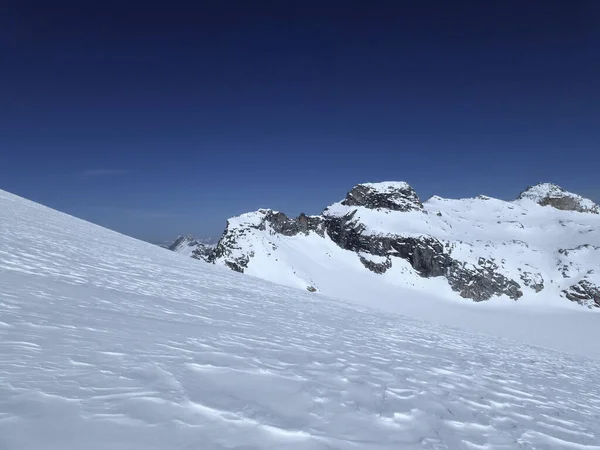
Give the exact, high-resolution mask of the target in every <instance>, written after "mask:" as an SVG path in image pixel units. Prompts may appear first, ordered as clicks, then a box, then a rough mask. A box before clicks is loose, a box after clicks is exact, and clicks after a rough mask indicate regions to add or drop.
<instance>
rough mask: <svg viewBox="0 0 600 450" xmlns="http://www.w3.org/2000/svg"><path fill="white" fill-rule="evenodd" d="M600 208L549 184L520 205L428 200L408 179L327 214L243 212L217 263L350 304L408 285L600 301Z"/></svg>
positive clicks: (364, 189) (356, 194)
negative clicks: (295, 214)
mask: <svg viewBox="0 0 600 450" xmlns="http://www.w3.org/2000/svg"><path fill="white" fill-rule="evenodd" d="M599 213H600V208H599V207H598V206H597V205H595V204H594V203H593V202H592V201H591V200H588V199H585V198H583V197H581V196H579V195H576V194H572V193H570V192H567V191H565V190H564V189H562V188H560V187H558V186H556V185H553V184H549V183H544V184H539V185H536V186H532V187H530V188H528V189H527V190H525V191H524V192H522V193H521V194H520V196H519V198H518V199H517V200H515V201H512V202H507V201H502V200H498V199H494V198H490V197H487V196H478V197H476V198H468V199H460V200H451V199H444V198H441V197H437V196H434V197H432V198H430V199H429V200H427V201H426V202H424V203H422V202H421V200H420V199H419V196H418V195H417V193H416V192H415V191H414V189H412V187H411V186H409V185H408V184H407V183H403V182H384V183H364V184H359V185H357V186H355V187H354V188H353V189H352V190H351V191H350V192H348V194H347V196H346V198H345V199H344V200H342V201H340V202H337V203H334V204H333V205H331V206H329V207H328V208H326V209H325V210H324V211H323V213H322V214H321V215H318V216H306V215H303V214H301V215H300V216H299V217H298V218H295V219H293V218H289V217H287V216H286V215H285V214H283V213H281V212H277V211H272V210H269V209H261V210H259V211H255V212H251V213H247V214H243V215H241V216H239V217H234V218H232V219H230V220H229V221H228V223H227V228H226V230H225V232H224V234H223V236H222V237H221V239H220V241H219V243H218V244H217V246H216V248H215V250H214V252H212V254H210V255H209V257H208V260H209V261H210V262H214V263H216V264H219V265H223V266H226V267H229V268H231V269H233V270H235V271H238V272H245V273H247V274H251V275H255V276H258V277H261V278H264V279H266V280H270V281H273V282H276V283H280V284H285V285H289V286H295V287H300V288H303V289H304V288H306V289H308V290H309V291H321V292H323V293H326V294H329V295H334V296H338V297H342V298H346V299H350V300H352V299H354V298H357V297H358V298H364V296H365V294H367V293H369V292H374V291H373V289H376V290H377V291H378V292H380V293H381V294H382V295H385V296H387V297H389V298H393V297H394V293H396V294H398V293H399V291H398V290H397V288H398V287H405V288H410V289H414V290H416V291H419V292H421V293H423V292H429V293H435V294H436V295H443V296H446V297H448V298H454V299H456V298H467V299H473V300H475V301H484V300H490V299H494V298H499V297H500V298H508V299H512V300H517V299H519V300H520V301H522V302H530V303H531V302H533V303H543V304H545V305H548V304H559V305H560V303H565V302H567V303H568V301H569V300H570V301H572V302H575V303H577V304H580V305H585V306H588V307H600V214H599ZM397 296H398V295H396V297H397ZM396 300H397V299H396Z"/></svg>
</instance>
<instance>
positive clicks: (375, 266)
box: [359, 256, 392, 273]
mask: <svg viewBox="0 0 600 450" xmlns="http://www.w3.org/2000/svg"><path fill="white" fill-rule="evenodd" d="M359 259H360V262H361V263H362V265H363V266H365V267H366V268H367V269H369V270H370V271H371V272H374V273H385V272H387V270H388V269H389V268H390V267H392V260H391V259H390V258H386V260H385V261H384V262H380V263H377V262H375V261H371V260H370V259H367V258H365V257H364V256H359Z"/></svg>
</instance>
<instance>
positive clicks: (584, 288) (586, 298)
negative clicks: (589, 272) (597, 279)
mask: <svg viewBox="0 0 600 450" xmlns="http://www.w3.org/2000/svg"><path fill="white" fill-rule="evenodd" d="M563 294H565V297H567V298H568V299H569V300H571V301H572V302H576V303H579V304H580V305H583V306H587V307H589V308H600V286H597V285H596V284H594V283H592V282H590V281H589V280H586V279H583V280H581V281H580V282H579V283H577V284H574V285H572V286H569V288H567V289H565V290H564V291H563Z"/></svg>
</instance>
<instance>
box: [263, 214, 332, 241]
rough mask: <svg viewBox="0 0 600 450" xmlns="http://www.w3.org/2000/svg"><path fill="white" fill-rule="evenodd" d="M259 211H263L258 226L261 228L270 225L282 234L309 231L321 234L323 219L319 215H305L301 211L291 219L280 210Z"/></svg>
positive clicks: (289, 234) (306, 232) (290, 234)
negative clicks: (261, 219)
mask: <svg viewBox="0 0 600 450" xmlns="http://www.w3.org/2000/svg"><path fill="white" fill-rule="evenodd" d="M261 211H262V212H264V220H263V221H262V222H261V224H260V225H259V226H258V228H259V229H261V230H264V229H266V227H267V225H270V227H271V229H272V230H273V231H274V232H275V233H280V234H283V235H284V236H295V235H297V234H298V233H303V234H308V233H309V231H314V232H316V233H317V234H319V235H320V236H323V232H324V227H323V219H322V218H321V217H320V216H307V215H306V214H304V213H301V214H300V215H299V216H298V217H297V218H295V219H292V218H289V217H288V216H286V215H285V214H284V213H282V212H278V211H272V210H270V209H268V210H261Z"/></svg>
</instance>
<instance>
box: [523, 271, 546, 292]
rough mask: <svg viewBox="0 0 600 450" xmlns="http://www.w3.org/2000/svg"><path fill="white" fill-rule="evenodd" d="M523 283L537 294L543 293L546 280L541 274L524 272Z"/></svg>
mask: <svg viewBox="0 0 600 450" xmlns="http://www.w3.org/2000/svg"><path fill="white" fill-rule="evenodd" d="M521 281H523V284H524V285H525V286H527V287H530V288H531V289H533V290H534V291H535V292H541V291H542V290H543V289H544V278H543V277H542V275H541V274H539V273H531V272H528V271H523V272H521Z"/></svg>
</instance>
